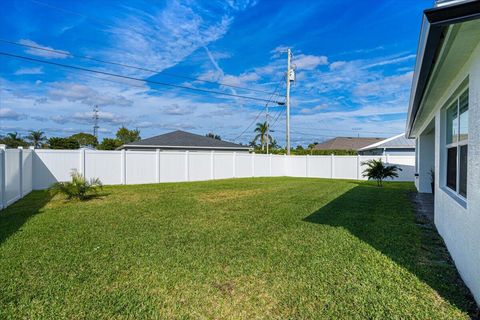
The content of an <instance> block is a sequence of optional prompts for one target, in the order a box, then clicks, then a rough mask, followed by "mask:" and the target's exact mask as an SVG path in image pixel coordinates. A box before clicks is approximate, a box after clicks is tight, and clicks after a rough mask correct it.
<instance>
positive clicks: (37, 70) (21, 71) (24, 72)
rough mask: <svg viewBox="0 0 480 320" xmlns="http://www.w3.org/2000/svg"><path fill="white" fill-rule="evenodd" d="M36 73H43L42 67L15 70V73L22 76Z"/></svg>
mask: <svg viewBox="0 0 480 320" xmlns="http://www.w3.org/2000/svg"><path fill="white" fill-rule="evenodd" d="M34 74H43V68H42V67H35V68H20V69H18V70H17V71H15V73H14V75H16V76H21V75H34Z"/></svg>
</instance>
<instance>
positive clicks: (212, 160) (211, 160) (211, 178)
mask: <svg viewBox="0 0 480 320" xmlns="http://www.w3.org/2000/svg"><path fill="white" fill-rule="evenodd" d="M214 152H215V151H213V150H212V151H210V180H215V168H214V167H213V163H214V161H215V159H214Z"/></svg>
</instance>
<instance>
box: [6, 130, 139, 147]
mask: <svg viewBox="0 0 480 320" xmlns="http://www.w3.org/2000/svg"><path fill="white" fill-rule="evenodd" d="M140 139H141V137H140V130H138V129H133V130H129V129H128V128H126V127H125V126H122V127H120V128H119V129H118V130H117V132H116V134H115V138H104V139H103V140H102V142H100V143H99V141H98V139H97V137H95V136H94V135H93V134H90V133H84V132H79V133H75V134H72V135H71V136H69V137H50V138H48V137H47V136H46V135H45V132H43V131H41V130H31V131H29V133H28V135H26V136H21V135H20V134H18V132H10V133H7V134H6V135H4V136H0V144H5V145H6V146H7V148H18V147H25V148H26V147H29V146H33V147H35V148H37V149H38V148H44V149H78V148H84V147H89V148H95V149H98V150H115V149H117V148H118V147H120V146H122V145H124V144H126V143H131V142H135V141H138V140H140Z"/></svg>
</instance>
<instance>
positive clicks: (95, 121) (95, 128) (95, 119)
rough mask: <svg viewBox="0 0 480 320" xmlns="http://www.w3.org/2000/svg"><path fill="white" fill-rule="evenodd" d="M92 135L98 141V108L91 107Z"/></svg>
mask: <svg viewBox="0 0 480 320" xmlns="http://www.w3.org/2000/svg"><path fill="white" fill-rule="evenodd" d="M92 118H93V135H94V136H95V138H97V139H98V128H99V127H98V106H97V105H95V106H93V117H92Z"/></svg>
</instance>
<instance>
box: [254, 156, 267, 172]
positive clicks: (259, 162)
mask: <svg viewBox="0 0 480 320" xmlns="http://www.w3.org/2000/svg"><path fill="white" fill-rule="evenodd" d="M254 166H255V177H269V176H270V156H269V155H266V154H256V155H255V157H254Z"/></svg>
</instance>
